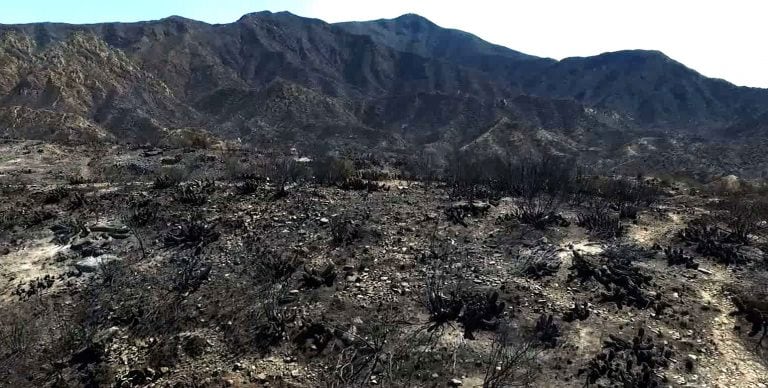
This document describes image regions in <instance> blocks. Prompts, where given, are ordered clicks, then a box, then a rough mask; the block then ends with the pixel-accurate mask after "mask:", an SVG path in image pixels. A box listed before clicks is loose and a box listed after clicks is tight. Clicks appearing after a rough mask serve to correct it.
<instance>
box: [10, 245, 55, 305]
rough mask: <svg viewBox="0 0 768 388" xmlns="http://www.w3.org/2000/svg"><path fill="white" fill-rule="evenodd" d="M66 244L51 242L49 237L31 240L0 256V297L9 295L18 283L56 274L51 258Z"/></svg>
mask: <svg viewBox="0 0 768 388" xmlns="http://www.w3.org/2000/svg"><path fill="white" fill-rule="evenodd" d="M65 248H66V246H61V245H57V244H55V243H53V242H51V237H46V238H40V239H36V240H31V241H30V242H29V243H28V244H27V245H26V246H24V247H22V248H21V249H19V250H17V251H15V252H11V253H10V254H8V255H6V256H3V257H1V258H0V299H5V298H7V297H9V296H10V293H11V291H13V289H14V288H15V287H16V286H17V285H18V284H20V283H26V282H28V281H30V280H33V279H36V278H38V277H43V276H45V275H58V274H59V272H60V271H61V268H58V267H56V266H55V265H52V264H55V263H53V260H52V258H53V257H54V256H55V255H56V254H57V253H58V252H60V251H62V250H63V249H65Z"/></svg>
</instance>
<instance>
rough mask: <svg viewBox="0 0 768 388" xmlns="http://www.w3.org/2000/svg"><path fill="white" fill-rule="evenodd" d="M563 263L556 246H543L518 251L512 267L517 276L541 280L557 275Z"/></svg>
mask: <svg viewBox="0 0 768 388" xmlns="http://www.w3.org/2000/svg"><path fill="white" fill-rule="evenodd" d="M561 263H562V260H561V259H560V256H559V255H558V252H557V249H556V248H555V247H554V246H541V247H536V248H533V249H526V250H523V249H520V250H518V252H517V254H516V257H515V264H514V265H513V266H512V267H513V271H514V272H515V273H516V274H521V275H523V276H525V277H528V278H531V279H536V280H539V279H542V278H544V277H547V276H554V275H555V274H557V272H558V271H559V270H560V265H561Z"/></svg>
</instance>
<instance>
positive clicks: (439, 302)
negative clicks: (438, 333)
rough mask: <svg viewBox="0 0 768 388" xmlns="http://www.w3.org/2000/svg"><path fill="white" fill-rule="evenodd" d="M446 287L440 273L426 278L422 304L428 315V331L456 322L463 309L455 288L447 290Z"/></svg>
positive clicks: (445, 282) (444, 279)
mask: <svg viewBox="0 0 768 388" xmlns="http://www.w3.org/2000/svg"><path fill="white" fill-rule="evenodd" d="M447 287H448V284H447V280H446V278H445V276H444V275H443V274H442V273H433V274H430V275H429V276H427V279H426V282H425V287H424V292H425V293H424V298H423V300H422V304H423V305H424V307H425V308H426V309H427V312H428V313H429V322H430V324H429V326H428V328H427V330H428V331H435V330H438V329H442V328H443V327H445V325H448V324H450V323H451V322H452V321H456V320H458V318H459V314H461V310H462V308H464V302H463V301H462V300H461V298H460V297H459V295H458V291H457V290H456V289H455V288H453V289H451V290H448V289H447Z"/></svg>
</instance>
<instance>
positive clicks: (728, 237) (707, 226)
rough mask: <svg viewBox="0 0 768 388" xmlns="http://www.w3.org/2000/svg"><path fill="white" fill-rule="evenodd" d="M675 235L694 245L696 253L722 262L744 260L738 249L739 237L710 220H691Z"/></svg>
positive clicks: (728, 262)
mask: <svg viewBox="0 0 768 388" xmlns="http://www.w3.org/2000/svg"><path fill="white" fill-rule="evenodd" d="M677 237H678V238H679V239H680V240H682V241H684V242H686V243H688V244H692V245H695V250H696V252H697V253H700V254H702V255H705V256H710V257H713V258H715V259H716V260H718V261H719V262H721V263H723V264H726V265H731V264H741V263H744V262H745V261H746V258H745V257H744V255H743V254H742V253H741V252H740V250H739V246H740V245H742V244H741V243H740V241H741V238H740V237H738V236H735V235H734V234H733V233H731V232H728V231H726V230H723V229H721V228H719V227H718V226H717V225H714V224H713V223H712V220H708V219H696V220H693V221H691V222H689V223H688V225H687V226H686V227H685V228H684V229H682V230H681V231H680V232H678V234H677Z"/></svg>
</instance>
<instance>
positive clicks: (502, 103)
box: [0, 12, 768, 149]
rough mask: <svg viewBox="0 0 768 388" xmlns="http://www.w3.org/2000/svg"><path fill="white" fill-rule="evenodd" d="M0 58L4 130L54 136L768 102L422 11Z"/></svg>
mask: <svg viewBox="0 0 768 388" xmlns="http://www.w3.org/2000/svg"><path fill="white" fill-rule="evenodd" d="M0 65H1V66H0V109H1V110H2V112H3V113H2V114H0V121H2V122H0V125H1V126H2V127H5V128H7V130H5V131H4V133H6V134H7V135H11V136H25V133H27V134H29V136H32V137H50V136H48V135H47V134H50V133H55V132H56V129H57V128H52V127H57V126H61V127H62V128H64V129H66V132H65V133H66V136H59V138H65V139H70V140H72V139H77V138H78V136H81V135H82V136H86V135H87V136H90V137H92V138H96V139H101V138H113V139H115V140H119V141H123V140H125V141H145V140H147V139H150V138H154V137H157V136H158V135H161V134H162V133H164V131H166V130H170V129H176V128H184V127H195V128H203V129H206V130H208V131H210V132H212V133H214V134H216V135H220V136H224V137H235V136H237V137H245V138H253V139H261V140H270V141H271V140H281V139H282V140H285V141H291V142H298V143H301V142H307V143H308V144H312V143H313V142H314V141H316V140H317V139H318V138H321V137H322V138H331V139H332V138H343V139H347V140H349V139H354V138H358V139H359V142H360V145H362V146H364V147H372V146H382V145H385V147H389V148H394V149H403V148H408V147H410V146H413V145H426V144H441V145H444V146H445V145H458V146H464V145H468V144H472V143H473V142H475V143H476V141H477V140H478V139H480V138H481V137H482V136H483V135H484V134H486V133H487V132H488V131H494V134H493V136H485V137H484V139H485V141H487V140H488V139H495V138H498V137H499V136H502V135H500V132H501V133H506V132H504V131H502V130H500V128H512V127H514V128H522V129H527V130H529V132H530V133H533V132H531V131H535V130H545V131H548V132H547V133H549V134H551V136H554V137H556V138H558V137H562V139H558V141H559V142H560V143H561V145H562V144H572V143H573V142H577V143H578V142H580V141H585V139H595V138H598V137H599V136H597V135H598V134H600V133H605V134H608V133H615V132H616V131H617V130H619V131H636V130H646V129H674V130H699V131H700V130H703V129H722V128H728V127H731V126H732V125H735V124H736V123H744V122H750V121H753V120H756V119H758V118H759V117H760V114H763V113H764V112H765V111H766V110H768V109H766V107H768V91H766V90H761V89H750V88H742V87H736V86H734V85H731V84H729V83H727V82H725V81H721V80H713V79H709V78H706V77H703V76H701V75H700V74H698V73H696V72H695V71H693V70H691V69H688V68H686V67H685V66H684V65H682V64H680V63H677V62H675V61H673V60H671V59H670V58H668V57H666V56H664V55H663V54H662V53H659V52H651V51H623V52H615V53H606V54H602V55H598V56H595V57H587V58H568V59H565V60H562V61H555V60H552V59H546V58H538V57H534V56H530V55H526V54H523V53H520V52H516V51H513V50H510V49H507V48H505V47H501V46H497V45H493V44H490V43H488V42H485V41H483V40H481V39H479V38H477V37H476V36H474V35H471V34H469V33H466V32H462V31H457V30H451V29H444V28H441V27H439V26H437V25H435V24H433V23H431V22H430V21H428V20H426V19H424V18H422V17H420V16H417V15H404V16H401V17H399V18H396V19H392V20H376V21H369V22H349V23H339V24H328V23H325V22H323V21H321V20H316V19H307V18H302V17H298V16H295V15H292V14H290V13H276V14H273V13H269V12H261V13H255V14H248V15H245V16H243V17H242V18H241V19H239V20H238V21H236V22H234V23H230V24H222V25H210V24H206V23H202V22H197V21H193V20H188V19H184V18H180V17H170V18H166V19H162V20H158V21H151V22H140V23H106V24H93V25H67V24H28V25H5V26H0ZM500 123H503V125H500ZM25 131H26V132H25ZM361 134H364V135H361ZM353 142H354V141H353Z"/></svg>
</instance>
